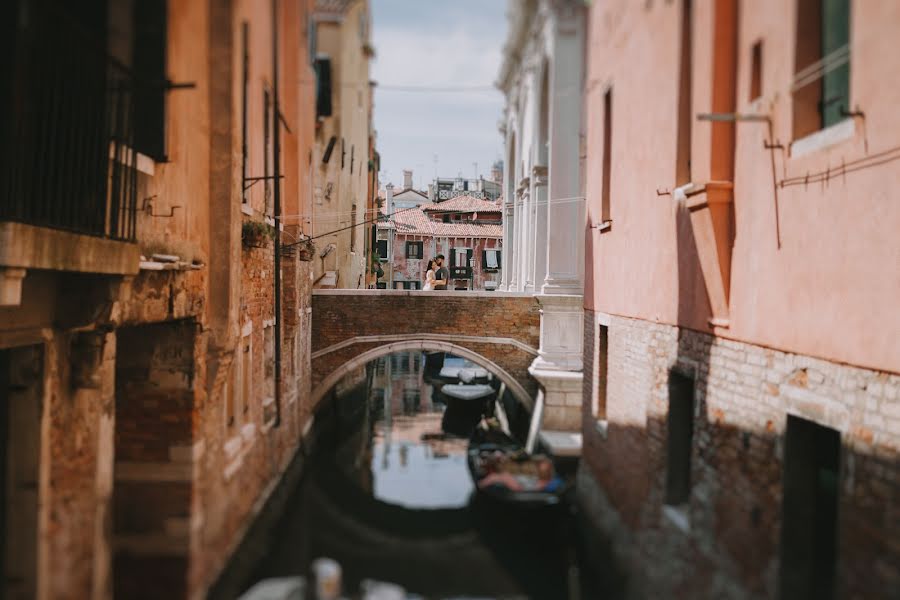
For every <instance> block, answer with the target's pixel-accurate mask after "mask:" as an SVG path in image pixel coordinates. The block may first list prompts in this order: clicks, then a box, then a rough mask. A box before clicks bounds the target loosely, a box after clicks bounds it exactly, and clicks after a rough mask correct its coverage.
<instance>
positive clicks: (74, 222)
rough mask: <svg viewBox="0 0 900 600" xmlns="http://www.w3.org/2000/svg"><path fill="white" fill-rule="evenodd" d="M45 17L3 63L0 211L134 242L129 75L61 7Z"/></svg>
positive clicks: (6, 216) (22, 34) (0, 215)
mask: <svg viewBox="0 0 900 600" xmlns="http://www.w3.org/2000/svg"><path fill="white" fill-rule="evenodd" d="M41 17H42V20H41V22H40V23H39V24H37V25H31V26H30V29H24V30H23V29H20V30H19V31H18V32H17V34H18V35H17V39H16V40H15V42H14V45H13V47H14V49H13V52H14V54H13V56H9V57H7V58H6V59H5V60H6V64H5V65H2V66H5V67H6V68H5V69H0V78H3V79H7V78H8V79H9V80H10V82H11V84H12V85H8V84H7V83H6V82H2V84H3V85H0V88H3V87H5V88H6V90H8V91H6V90H5V91H4V92H0V94H4V93H5V94H9V95H8V96H7V97H6V98H0V109H2V112H0V220H6V221H18V222H22V223H27V224H31V225H38V226H43V227H51V228H57V229H64V230H68V231H72V232H76V233H81V234H87V235H92V236H100V237H106V238H111V239H116V240H126V241H132V240H134V239H135V220H136V204H137V169H136V168H135V167H136V153H135V152H133V151H132V150H131V148H133V147H134V145H133V142H134V130H135V128H134V125H135V123H134V119H133V115H134V94H133V90H134V89H135V86H134V85H133V77H132V75H131V73H130V71H129V70H128V69H126V68H125V67H123V66H122V65H120V64H118V63H117V62H116V61H115V60H113V59H112V58H110V57H109V56H107V55H106V54H105V52H104V51H101V50H98V48H97V45H96V44H97V40H96V39H93V38H91V37H90V36H89V35H88V34H86V32H85V31H84V30H82V29H80V28H79V26H78V25H77V24H75V23H72V22H71V21H69V20H67V19H66V17H65V15H63V14H61V13H58V12H53V11H48V12H46V13H45V14H43V15H41ZM3 71H7V73H3ZM2 121H5V122H2Z"/></svg>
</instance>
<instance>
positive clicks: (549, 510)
mask: <svg viewBox="0 0 900 600" xmlns="http://www.w3.org/2000/svg"><path fill="white" fill-rule="evenodd" d="M499 455H503V456H504V457H505V458H504V460H509V461H513V462H519V463H526V462H528V461H535V460H547V461H548V462H549V459H547V458H545V457H540V458H539V457H536V456H531V455H529V454H527V453H526V452H525V449H524V448H523V446H522V445H521V444H519V443H518V442H516V441H515V440H514V439H513V438H512V437H510V436H509V435H507V434H506V433H504V432H503V431H502V430H501V429H500V427H499V426H498V425H496V424H494V423H492V422H491V421H487V420H486V421H483V422H482V423H481V424H479V426H478V427H476V428H475V432H474V433H473V434H472V436H471V438H470V442H469V451H468V456H467V458H468V466H469V472H470V473H471V475H472V480H473V481H474V483H475V497H474V501H475V502H476V503H477V504H479V505H482V506H484V507H485V508H488V509H491V510H495V511H496V512H497V513H498V514H507V515H516V517H517V518H518V517H521V513H522V512H526V513H536V512H537V513H545V514H547V515H553V514H555V513H562V512H563V510H564V507H565V502H564V499H565V496H566V494H567V493H568V491H569V489H570V484H569V482H566V481H565V480H563V479H561V478H559V477H558V475H556V473H555V472H554V473H553V478H552V482H553V484H552V486H551V489H547V490H513V489H510V488H509V487H506V486H504V485H501V484H497V485H487V486H483V485H482V483H483V480H484V479H485V478H486V477H487V476H488V475H489V473H490V471H491V468H490V462H491V461H492V460H494V459H495V457H497V456H499ZM549 464H551V465H552V462H550V463H549Z"/></svg>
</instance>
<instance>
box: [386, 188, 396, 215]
mask: <svg viewBox="0 0 900 600" xmlns="http://www.w3.org/2000/svg"><path fill="white" fill-rule="evenodd" d="M392 212H394V184H393V183H389V184H387V185H386V186H384V214H386V215H390V214H391V213H392ZM388 218H390V216H389V217H388Z"/></svg>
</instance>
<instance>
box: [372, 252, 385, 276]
mask: <svg viewBox="0 0 900 600" xmlns="http://www.w3.org/2000/svg"><path fill="white" fill-rule="evenodd" d="M369 270H370V271H371V272H372V275H375V276H377V277H383V276H384V269H382V268H381V255H380V254H378V250H376V251H375V252H373V253H372V261H371V264H370V265H369Z"/></svg>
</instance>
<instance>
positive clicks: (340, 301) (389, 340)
mask: <svg viewBox="0 0 900 600" xmlns="http://www.w3.org/2000/svg"><path fill="white" fill-rule="evenodd" d="M312 316H313V318H312V389H313V403H314V405H315V404H317V403H318V401H319V400H321V398H322V397H323V396H324V395H325V394H326V393H327V392H328V391H329V390H330V389H331V387H332V386H333V385H334V384H335V383H337V382H338V381H340V379H341V378H342V377H343V376H344V375H346V374H347V373H350V372H352V371H353V370H355V369H357V368H358V367H360V366H361V365H364V364H366V363H367V362H368V361H370V360H373V359H375V358H377V357H379V356H383V355H386V354H390V353H392V352H399V351H404V350H414V349H421V350H442V351H445V352H448V353H452V354H456V355H458V356H461V357H463V358H467V359H469V360H471V361H472V362H475V363H477V364H479V365H481V366H482V367H484V368H486V369H488V370H489V371H491V372H492V373H494V374H495V375H496V376H497V377H499V378H500V379H501V380H502V381H504V382H505V383H506V384H507V388H508V389H509V390H510V392H511V393H512V394H513V395H514V396H515V397H516V398H517V399H518V400H520V401H521V402H523V403H524V404H525V405H526V406H529V407H530V406H531V403H532V399H533V398H534V397H535V394H536V392H537V382H536V381H535V380H534V378H533V377H532V376H531V375H530V374H529V373H528V367H529V366H530V365H531V363H532V361H534V359H535V357H536V356H537V355H538V345H539V339H540V320H541V314H540V305H539V304H538V301H537V300H536V299H535V297H534V296H533V295H532V294H524V293H503V292H452V291H440V292H437V291H435V292H421V291H405V290H314V291H313V300H312Z"/></svg>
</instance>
